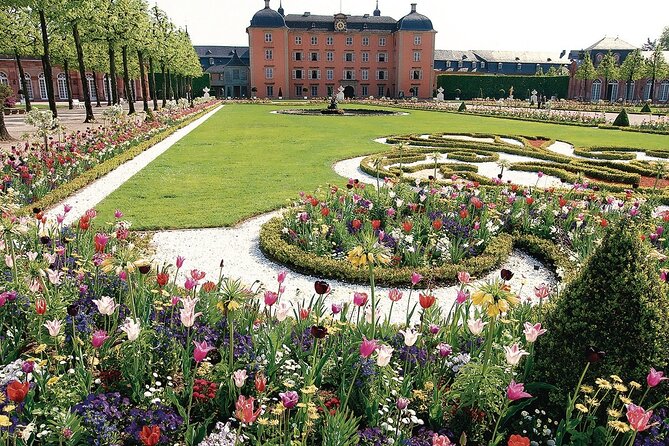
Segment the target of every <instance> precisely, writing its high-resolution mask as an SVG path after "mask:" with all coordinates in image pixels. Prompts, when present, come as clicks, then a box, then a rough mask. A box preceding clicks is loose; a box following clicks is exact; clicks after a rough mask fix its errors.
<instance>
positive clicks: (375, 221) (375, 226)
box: [372, 220, 381, 231]
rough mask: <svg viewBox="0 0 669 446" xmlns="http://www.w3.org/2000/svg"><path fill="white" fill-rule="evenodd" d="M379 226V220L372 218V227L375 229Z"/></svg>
mask: <svg viewBox="0 0 669 446" xmlns="http://www.w3.org/2000/svg"><path fill="white" fill-rule="evenodd" d="M380 227H381V220H372V229H374V230H375V231H377V230H378V229H379V228H380Z"/></svg>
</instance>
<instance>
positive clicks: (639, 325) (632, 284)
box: [535, 220, 669, 403]
mask: <svg viewBox="0 0 669 446" xmlns="http://www.w3.org/2000/svg"><path fill="white" fill-rule="evenodd" d="M545 327H546V328H547V329H548V332H547V334H546V336H545V337H544V338H543V339H541V341H540V342H539V344H538V349H537V357H536V368H535V372H536V375H537V376H536V378H537V379H538V380H539V381H542V382H549V383H551V384H553V385H555V386H557V388H558V389H559V391H557V392H555V395H552V397H551V398H552V399H553V401H554V402H557V403H563V402H564V400H565V398H566V395H567V394H568V393H569V392H571V391H573V389H574V387H575V386H576V384H577V383H578V380H579V377H580V375H581V373H582V371H583V368H584V367H585V364H586V361H585V356H584V351H585V349H586V348H587V347H588V346H596V347H597V348H598V349H600V350H603V351H605V352H606V356H605V358H604V360H603V361H601V362H599V363H595V364H592V365H591V367H590V369H589V371H588V376H587V377H586V379H585V381H584V382H586V383H592V382H593V380H594V379H595V378H596V377H605V378H608V376H609V375H610V374H617V375H619V376H621V377H622V378H623V379H626V380H630V379H634V380H636V381H638V382H645V377H646V374H647V373H648V370H649V369H650V367H655V368H656V369H658V370H660V369H662V368H664V367H665V366H666V365H667V360H668V359H669V297H668V296H667V293H666V289H665V285H663V284H662V283H661V282H660V279H659V276H658V273H657V271H656V270H655V268H654V267H653V264H652V262H651V261H650V260H649V248H648V245H646V244H644V243H643V242H642V241H641V239H640V232H639V230H638V228H637V227H636V226H635V225H634V224H633V223H632V222H631V221H624V220H623V221H621V222H620V223H619V224H618V225H617V226H616V227H614V228H612V229H611V230H610V231H609V232H608V234H607V235H606V236H605V237H604V240H603V241H602V244H601V246H600V247H599V248H598V249H597V251H595V253H594V254H593V255H592V256H591V257H590V259H589V260H588V261H587V263H586V264H585V266H584V267H583V268H581V269H580V273H579V275H578V276H576V278H575V279H574V280H573V281H572V282H570V283H569V284H568V285H567V287H566V288H565V290H564V292H563V293H562V294H561V295H560V297H559V298H558V300H557V301H556V302H555V303H554V305H553V306H552V307H551V308H550V310H549V311H548V313H547V315H546V319H545Z"/></svg>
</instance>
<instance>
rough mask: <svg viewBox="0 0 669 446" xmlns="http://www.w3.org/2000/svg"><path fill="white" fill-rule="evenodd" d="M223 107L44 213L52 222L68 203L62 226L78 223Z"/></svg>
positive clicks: (180, 130)
mask: <svg viewBox="0 0 669 446" xmlns="http://www.w3.org/2000/svg"><path fill="white" fill-rule="evenodd" d="M222 107H223V106H222V105H221V106H218V107H216V108H215V109H214V110H212V111H210V112H208V113H207V114H205V115H204V116H202V117H200V118H198V119H197V120H195V121H193V122H191V123H190V124H188V125H187V126H185V127H184V128H182V129H179V130H177V131H176V132H174V133H173V134H171V135H170V136H168V137H167V138H165V139H164V140H162V141H161V142H159V143H158V144H156V145H154V146H153V147H151V148H150V149H147V150H145V151H144V152H142V153H140V154H139V155H137V156H136V157H135V158H133V159H131V160H130V161H128V162H127V163H125V164H123V165H122V166H119V167H118V168H116V169H115V170H113V171H111V172H109V173H108V174H107V175H105V176H103V177H102V178H99V179H98V180H96V181H94V182H93V183H91V184H89V185H88V186H86V187H85V188H83V189H81V190H80V191H78V192H77V193H76V194H74V195H72V196H70V197H69V198H67V199H66V200H65V201H64V202H63V203H59V204H58V205H56V206H54V207H53V208H51V209H50V210H49V211H47V213H46V215H47V217H48V218H52V219H55V218H56V215H58V214H62V212H63V204H65V203H67V204H69V205H70V206H72V210H71V211H70V212H69V213H68V214H67V215H66V217H65V221H64V223H65V224H70V223H72V222H73V221H75V220H77V219H78V218H79V217H81V216H82V215H84V213H85V212H86V211H87V210H88V209H91V208H94V207H95V206H96V205H97V204H98V203H100V202H101V201H102V200H104V199H105V197H107V195H109V194H111V193H112V192H114V191H115V190H116V189H118V188H119V187H121V185H122V184H123V183H125V182H126V181H128V180H129V179H130V178H132V177H133V176H134V175H135V174H136V173H137V172H139V171H140V170H142V169H143V168H144V167H146V166H147V165H148V164H149V163H150V162H151V161H153V160H155V159H156V158H158V157H159V156H160V155H162V154H163V153H165V152H166V151H167V149H169V148H170V147H172V146H173V145H174V144H175V143H176V142H177V141H179V140H180V139H181V138H183V137H184V136H186V135H188V134H189V133H190V132H191V131H193V130H194V129H196V128H197V127H198V126H199V125H200V124H202V123H203V122H204V121H206V120H207V119H209V118H210V117H211V116H213V115H214V114H215V113H216V112H218V111H219V110H220V109H221V108H222Z"/></svg>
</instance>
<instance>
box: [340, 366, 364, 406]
mask: <svg viewBox="0 0 669 446" xmlns="http://www.w3.org/2000/svg"><path fill="white" fill-rule="evenodd" d="M360 367H362V363H360V362H358V367H357V368H356V369H355V373H354V374H353V379H352V380H351V385H350V386H349V387H348V392H346V399H344V404H342V405H341V407H342V408H344V409H345V408H346V405H347V404H348V399H349V398H350V396H351V391H352V390H353V386H354V385H355V380H356V378H357V377H358V373H359V372H360Z"/></svg>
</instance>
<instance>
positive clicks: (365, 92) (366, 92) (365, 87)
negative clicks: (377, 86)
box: [362, 85, 369, 97]
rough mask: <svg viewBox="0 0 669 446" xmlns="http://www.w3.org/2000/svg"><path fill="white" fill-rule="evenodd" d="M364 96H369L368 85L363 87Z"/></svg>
mask: <svg viewBox="0 0 669 446" xmlns="http://www.w3.org/2000/svg"><path fill="white" fill-rule="evenodd" d="M362 95H363V96H365V97H366V96H369V87H368V86H367V85H363V86H362Z"/></svg>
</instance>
